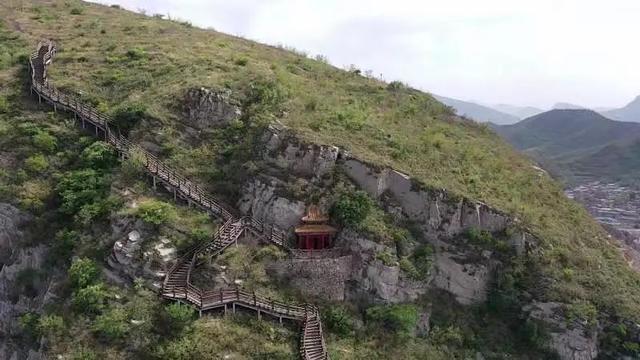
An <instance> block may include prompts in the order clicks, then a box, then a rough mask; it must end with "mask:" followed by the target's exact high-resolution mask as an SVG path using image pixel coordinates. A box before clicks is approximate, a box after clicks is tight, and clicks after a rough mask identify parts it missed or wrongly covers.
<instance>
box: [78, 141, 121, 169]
mask: <svg viewBox="0 0 640 360" xmlns="http://www.w3.org/2000/svg"><path fill="white" fill-rule="evenodd" d="M81 159H82V162H83V163H84V165H85V166H86V167H89V168H92V169H108V168H110V167H111V166H113V165H115V164H116V154H115V152H114V151H113V149H112V148H111V147H110V146H109V145H107V144H106V143H104V142H102V141H96V142H94V143H93V144H91V145H89V146H87V147H86V148H85V149H84V150H83V151H82V155H81Z"/></svg>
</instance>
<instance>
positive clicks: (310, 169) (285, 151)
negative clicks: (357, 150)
mask: <svg viewBox="0 0 640 360" xmlns="http://www.w3.org/2000/svg"><path fill="white" fill-rule="evenodd" d="M263 142H264V144H265V147H266V151H265V152H264V153H263V159H264V160H266V161H267V163H269V164H270V165H272V166H275V167H277V168H279V169H281V170H286V171H287V173H288V174H292V175H296V176H301V177H307V178H312V177H316V178H320V177H322V176H324V175H325V174H328V173H329V172H331V171H332V170H333V168H334V167H335V164H336V160H337V158H338V153H339V149H338V148H337V147H335V146H327V145H316V144H304V143H302V142H300V141H299V140H298V139H297V138H296V137H295V136H293V135H292V134H290V133H288V132H286V131H282V130H278V129H276V128H275V127H270V128H269V129H268V131H266V132H265V135H264V138H263Z"/></svg>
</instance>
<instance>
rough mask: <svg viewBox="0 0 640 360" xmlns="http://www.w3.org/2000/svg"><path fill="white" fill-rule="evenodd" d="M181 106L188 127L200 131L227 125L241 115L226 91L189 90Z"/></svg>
mask: <svg viewBox="0 0 640 360" xmlns="http://www.w3.org/2000/svg"><path fill="white" fill-rule="evenodd" d="M183 106H184V114H185V116H186V118H187V120H188V123H189V125H190V126H192V127H194V128H196V129H200V130H203V129H207V128H210V127H219V126H224V125H227V124H228V123H229V122H231V121H233V120H235V119H238V118H239V117H240V116H241V115H242V112H241V111H240V106H239V105H238V104H237V103H236V102H235V101H233V100H232V99H231V93H230V91H228V90H223V91H218V90H212V89H207V88H193V89H189V90H187V92H186V94H185V97H184V105H183Z"/></svg>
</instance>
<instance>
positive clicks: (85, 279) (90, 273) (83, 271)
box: [69, 258, 99, 289]
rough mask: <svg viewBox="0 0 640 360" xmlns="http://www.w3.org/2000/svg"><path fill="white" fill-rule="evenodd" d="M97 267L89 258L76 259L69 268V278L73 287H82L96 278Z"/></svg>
mask: <svg viewBox="0 0 640 360" xmlns="http://www.w3.org/2000/svg"><path fill="white" fill-rule="evenodd" d="M98 275H99V272H98V267H97V266H96V264H95V262H94V261H93V260H91V259H87V258H82V259H76V260H74V261H73V263H72V264H71V267H70V268H69V280H70V281H71V286H72V287H73V288H74V289H82V288H85V287H87V286H89V285H92V284H94V283H95V282H96V281H97V280H98Z"/></svg>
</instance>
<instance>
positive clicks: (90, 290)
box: [73, 284, 107, 314]
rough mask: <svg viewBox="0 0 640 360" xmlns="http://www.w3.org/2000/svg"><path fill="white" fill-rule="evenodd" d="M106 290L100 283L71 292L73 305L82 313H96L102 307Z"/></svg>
mask: <svg viewBox="0 0 640 360" xmlns="http://www.w3.org/2000/svg"><path fill="white" fill-rule="evenodd" d="M106 298H107V292H106V290H105V289H104V286H103V285H102V284H96V285H91V286H87V287H86V288H82V289H80V290H78V291H76V292H75V293H74V294H73V305H74V307H75V308H76V310H78V311H80V312H82V313H84V314H97V313H99V312H100V311H101V310H102V309H103V308H104V301H105V300H106Z"/></svg>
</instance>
